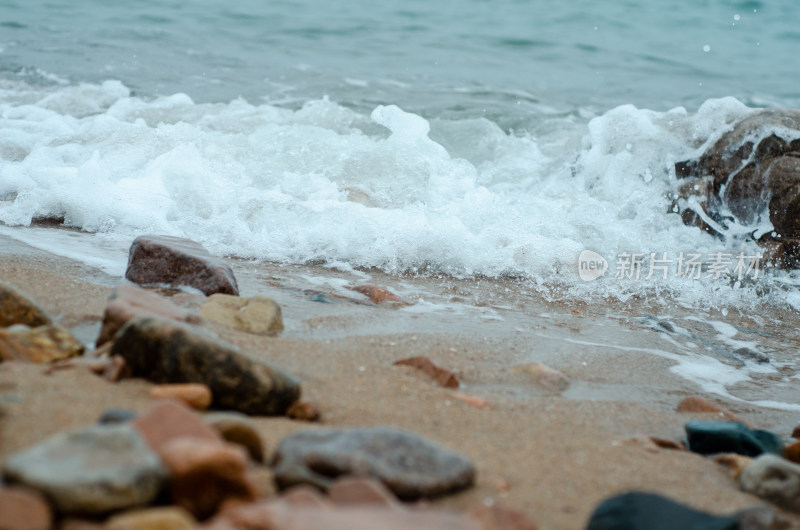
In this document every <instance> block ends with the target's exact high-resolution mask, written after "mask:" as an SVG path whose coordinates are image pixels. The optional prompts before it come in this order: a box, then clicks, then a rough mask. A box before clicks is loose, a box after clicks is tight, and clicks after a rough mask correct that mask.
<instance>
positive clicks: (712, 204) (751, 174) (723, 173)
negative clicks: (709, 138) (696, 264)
mask: <svg viewBox="0 0 800 530" xmlns="http://www.w3.org/2000/svg"><path fill="white" fill-rule="evenodd" d="M675 174H676V175H677V176H678V178H693V179H695V180H692V181H690V182H689V183H688V184H687V185H685V186H683V187H682V188H681V191H680V192H679V199H678V201H677V202H676V204H675V206H678V208H679V209H681V202H680V201H681V200H682V199H683V200H685V199H687V198H689V197H691V196H694V197H695V198H697V200H698V202H699V203H700V204H701V205H702V208H703V209H704V212H703V213H704V214H705V215H706V216H707V217H708V218H710V219H713V220H714V221H715V222H717V223H719V224H721V225H723V226H725V225H726V224H727V223H728V222H729V221H731V220H735V221H737V222H738V223H740V224H743V225H754V224H755V223H757V222H758V220H759V217H761V218H764V220H766V218H767V217H768V218H769V221H770V222H771V223H772V226H773V227H774V229H775V231H774V235H773V234H766V235H764V236H761V238H760V242H762V243H764V244H766V245H767V246H768V247H769V249H770V254H771V255H772V259H773V261H775V262H776V264H777V265H779V266H783V267H796V266H798V265H799V264H800V111H796V110H778V109H766V110H761V111H758V112H755V113H753V114H751V115H750V116H748V117H746V118H745V119H743V120H741V121H739V122H738V123H736V124H735V125H734V127H733V128H732V129H731V130H730V131H729V132H727V133H726V134H724V135H723V136H722V137H721V138H720V139H719V140H717V142H716V143H715V144H714V145H713V146H711V147H710V148H709V149H708V150H707V151H706V152H705V153H703V155H701V156H700V158H698V159H697V160H687V161H684V162H678V163H677V164H676V165H675ZM727 212H730V213H731V214H733V216H734V218H735V219H730V218H728V219H726V218H725V215H727ZM681 216H682V218H683V221H684V223H686V224H689V225H696V226H699V227H701V228H703V229H704V230H706V231H708V232H711V233H716V230H715V229H714V228H713V227H711V226H710V225H709V224H708V223H706V222H705V221H704V220H703V219H702V217H701V216H700V215H699V214H698V213H697V212H695V211H693V210H691V209H689V208H686V207H684V208H682V212H681Z"/></svg>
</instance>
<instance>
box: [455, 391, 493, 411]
mask: <svg viewBox="0 0 800 530" xmlns="http://www.w3.org/2000/svg"><path fill="white" fill-rule="evenodd" d="M451 395H452V396H453V397H454V398H456V399H457V400H459V401H461V402H463V403H466V404H467V405H469V406H470V407H475V408H476V409H485V408H488V407H489V403H487V402H486V400H485V399H483V398H482V397H478V396H470V395H468V394H463V393H461V392H453V393H452V394H451Z"/></svg>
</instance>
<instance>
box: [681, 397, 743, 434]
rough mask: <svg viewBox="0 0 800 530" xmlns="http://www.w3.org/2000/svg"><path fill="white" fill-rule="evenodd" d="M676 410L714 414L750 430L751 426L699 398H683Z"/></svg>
mask: <svg viewBox="0 0 800 530" xmlns="http://www.w3.org/2000/svg"><path fill="white" fill-rule="evenodd" d="M676 410H677V411H678V412H701V413H709V414H716V415H718V416H722V417H724V418H726V419H728V420H731V421H739V422H742V423H744V424H745V425H747V426H748V427H750V428H752V426H751V425H750V424H749V423H747V422H746V421H744V420H743V419H741V418H739V417H738V416H736V415H735V414H732V413H730V412H728V411H727V410H725V409H724V408H722V407H720V406H719V405H717V404H715V403H712V402H710V401H708V400H707V399H705V398H704V397H701V396H689V397H687V398H684V399H683V400H682V401H681V402H680V403H678V407H677V409H676Z"/></svg>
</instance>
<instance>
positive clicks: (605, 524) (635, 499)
mask: <svg viewBox="0 0 800 530" xmlns="http://www.w3.org/2000/svg"><path fill="white" fill-rule="evenodd" d="M586 528H587V530H674V529H676V528H692V529H693V530H738V528H739V522H738V521H737V520H736V518H734V517H719V516H716V515H711V514H707V513H704V512H701V511H698V510H695V509H693V508H689V507H688V506H684V505H682V504H678V503H677V502H675V501H673V500H670V499H667V498H665V497H661V496H659V495H655V494H652V493H639V492H631V493H625V494H623V495H618V496H616V497H612V498H610V499H607V500H605V501H603V502H602V503H600V505H599V506H598V507H597V508H596V509H595V510H594V513H592V516H591V518H590V519H589V524H588V526H587V527H586Z"/></svg>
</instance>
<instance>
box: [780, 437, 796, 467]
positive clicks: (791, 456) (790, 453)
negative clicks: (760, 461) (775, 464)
mask: <svg viewBox="0 0 800 530" xmlns="http://www.w3.org/2000/svg"><path fill="white" fill-rule="evenodd" d="M783 457H784V458H785V459H786V460H790V461H792V462H794V463H796V464H800V440H798V441H796V442H794V443H791V444H789V445H787V446H786V447H784V448H783Z"/></svg>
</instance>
